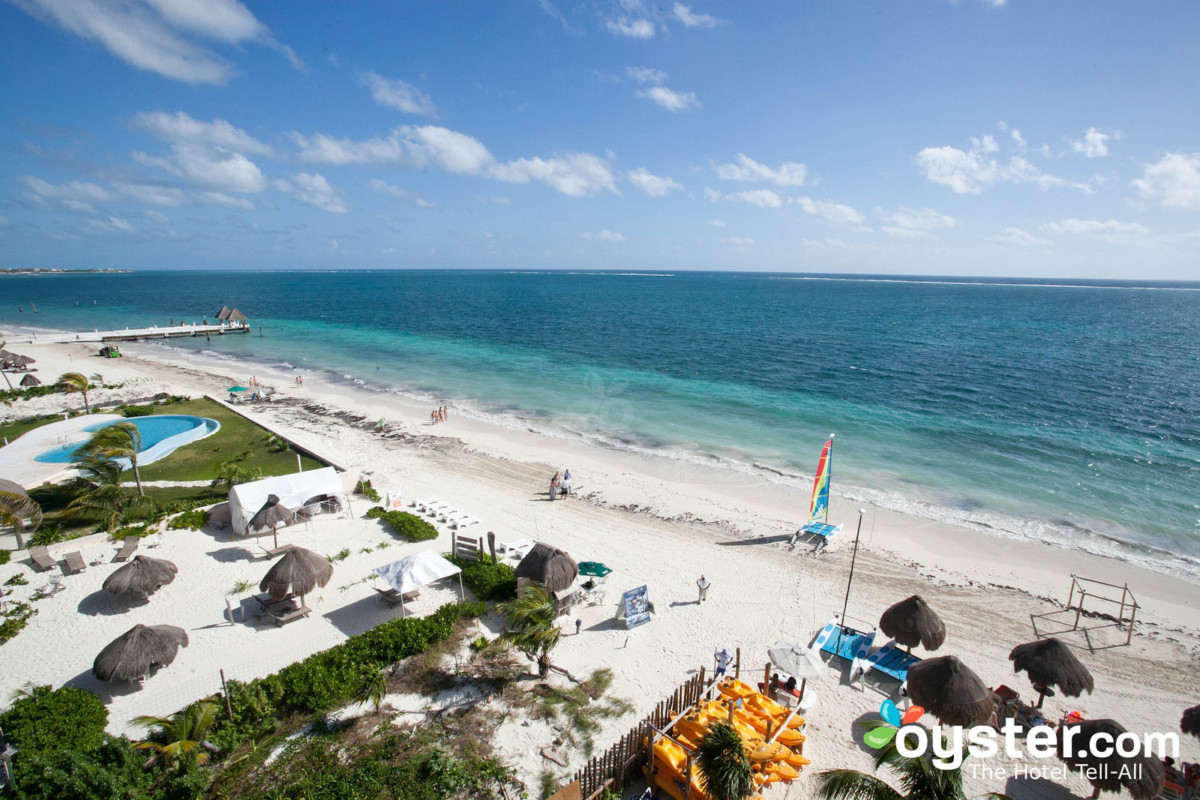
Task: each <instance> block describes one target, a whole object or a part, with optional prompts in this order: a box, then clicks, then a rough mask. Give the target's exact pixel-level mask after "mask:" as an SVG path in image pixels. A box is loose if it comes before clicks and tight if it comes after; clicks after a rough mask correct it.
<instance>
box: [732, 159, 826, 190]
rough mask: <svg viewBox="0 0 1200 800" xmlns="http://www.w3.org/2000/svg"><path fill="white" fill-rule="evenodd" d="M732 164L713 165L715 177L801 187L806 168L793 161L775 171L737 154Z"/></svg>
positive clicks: (804, 178)
mask: <svg viewBox="0 0 1200 800" xmlns="http://www.w3.org/2000/svg"><path fill="white" fill-rule="evenodd" d="M735 161H736V163H733V164H715V165H713V168H714V169H715V170H716V172H717V177H718V178H720V179H722V180H726V181H747V182H756V183H774V184H775V185H777V186H803V185H804V181H805V180H806V179H807V177H808V167H806V166H804V165H803V164H800V163H798V162H795V161H785V162H783V163H782V164H780V165H779V167H778V168H777V169H771V168H770V167H768V166H767V165H766V164H760V163H758V162H757V161H755V160H754V159H752V158H750V157H749V156H747V155H745V154H744V153H738V155H737V158H736V159H735Z"/></svg>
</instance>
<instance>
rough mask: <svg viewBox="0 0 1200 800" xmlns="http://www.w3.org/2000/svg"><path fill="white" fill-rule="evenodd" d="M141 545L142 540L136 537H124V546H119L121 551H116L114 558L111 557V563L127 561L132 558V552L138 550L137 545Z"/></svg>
mask: <svg viewBox="0 0 1200 800" xmlns="http://www.w3.org/2000/svg"><path fill="white" fill-rule="evenodd" d="M141 543H142V540H141V538H140V537H138V536H126V537H125V544H123V545H121V549H120V550H118V551H117V554H116V555H115V556H113V561H114V562H116V561H128V560H129V559H130V557H132V556H133V553H134V551H135V550H137V549H138V545H139V544H141Z"/></svg>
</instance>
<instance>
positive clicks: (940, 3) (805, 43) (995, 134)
mask: <svg viewBox="0 0 1200 800" xmlns="http://www.w3.org/2000/svg"><path fill="white" fill-rule="evenodd" d="M1198 30H1200V3H1196V2H1193V1H1192V0H1163V2H1157V3H1152V4H1145V3H1137V2H1129V1H1128V0H1119V1H1116V0H1054V1H1053V2H1046V0H956V1H955V0H854V1H853V2H851V1H850V0H795V2H753V1H751V0H742V1H740V2H733V1H732V0H690V2H688V3H683V2H673V0H660V2H654V3H651V2H644V1H643V0H583V1H582V2H580V1H577V0H524V1H522V0H506V1H501V0H491V1H490V2H485V1H484V0H479V1H477V2H473V1H471V0H442V1H441V2H432V1H429V2H425V1H424V0H408V1H407V2H403V3H401V2H368V1H367V0H356V1H355V2H353V3H331V2H318V1H316V0H291V1H289V2H238V0H0V97H2V99H3V102H2V103H0V267H4V268H21V267H42V268H67V269H79V268H131V269H239V270H242V269H255V270H257V269H352V268H371V269H381V268H424V269H431V268H435V269H440V268H453V269H517V270H523V269H532V270H542V269H610V270H623V269H631V270H651V271H653V270H688V269H714V270H764V271H774V272H834V273H885V274H919V275H961V276H1026V277H1041V278H1054V277H1062V278H1111V279H1163V280H1200V93H1197V91H1196V87H1197V86H1200V46H1198V42H1200V40H1197V38H1196V31H1198Z"/></svg>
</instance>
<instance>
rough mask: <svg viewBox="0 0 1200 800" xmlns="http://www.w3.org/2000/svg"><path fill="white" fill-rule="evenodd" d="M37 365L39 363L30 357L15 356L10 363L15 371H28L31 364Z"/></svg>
mask: <svg viewBox="0 0 1200 800" xmlns="http://www.w3.org/2000/svg"><path fill="white" fill-rule="evenodd" d="M36 363H37V361H36V360H35V359H32V358H30V357H29V356H18V355H14V356H13V357H12V361H11V362H9V364H10V366H11V367H12V368H13V369H17V370H24V369H27V368H28V367H29V365H30V364H36Z"/></svg>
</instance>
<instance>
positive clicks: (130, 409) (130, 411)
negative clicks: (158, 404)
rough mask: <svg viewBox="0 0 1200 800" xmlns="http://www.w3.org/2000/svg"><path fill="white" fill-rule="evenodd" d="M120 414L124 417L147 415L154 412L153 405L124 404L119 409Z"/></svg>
mask: <svg viewBox="0 0 1200 800" xmlns="http://www.w3.org/2000/svg"><path fill="white" fill-rule="evenodd" d="M119 410H120V412H121V415H122V416H125V417H148V416H150V415H151V414H153V413H154V405H153V404H151V405H148V406H125V407H124V408H121V409H119Z"/></svg>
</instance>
